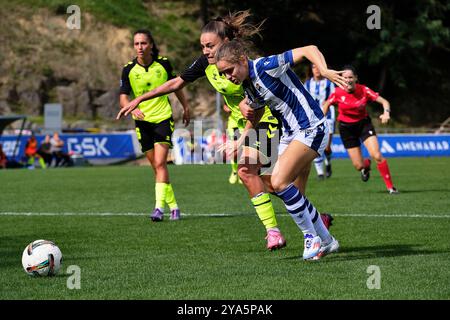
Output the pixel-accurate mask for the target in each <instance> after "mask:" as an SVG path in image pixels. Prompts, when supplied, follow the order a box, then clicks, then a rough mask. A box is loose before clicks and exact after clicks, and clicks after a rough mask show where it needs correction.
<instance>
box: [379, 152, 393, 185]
mask: <svg viewBox="0 0 450 320" xmlns="http://www.w3.org/2000/svg"><path fill="white" fill-rule="evenodd" d="M377 168H378V171H380V175H381V177H382V178H383V180H384V184H385V185H386V188H388V189H392V187H393V186H394V185H393V183H392V178H391V173H390V171H389V166H388V164H387V161H386V159H384V160H383V162H380V163H378V164H377Z"/></svg>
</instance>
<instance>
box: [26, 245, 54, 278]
mask: <svg viewBox="0 0 450 320" xmlns="http://www.w3.org/2000/svg"><path fill="white" fill-rule="evenodd" d="M61 263H62V253H61V250H59V248H58V247H57V246H56V245H55V244H54V243H53V242H51V241H47V240H36V241H33V242H32V243H30V244H29V245H28V246H27V247H26V248H25V250H23V254H22V266H23V269H24V270H25V272H26V273H27V274H29V275H30V276H44V277H45V276H49V277H50V276H54V275H57V274H58V271H59V269H60V268H61Z"/></svg>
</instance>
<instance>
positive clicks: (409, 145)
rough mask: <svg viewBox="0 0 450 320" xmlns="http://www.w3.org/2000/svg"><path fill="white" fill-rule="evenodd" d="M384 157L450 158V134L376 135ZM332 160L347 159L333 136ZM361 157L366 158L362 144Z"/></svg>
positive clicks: (337, 138)
mask: <svg viewBox="0 0 450 320" xmlns="http://www.w3.org/2000/svg"><path fill="white" fill-rule="evenodd" d="M377 137H378V143H379V145H380V150H381V153H382V154H383V156H384V157H443V156H450V134H380V135H377ZM331 149H332V150H333V157H334V158H347V157H348V155H347V151H346V150H345V148H344V145H343V144H342V140H341V138H340V137H339V136H338V135H337V136H333V144H332V145H331ZM361 149H362V151H363V156H364V157H368V156H369V153H368V152H367V150H366V148H365V147H364V144H361Z"/></svg>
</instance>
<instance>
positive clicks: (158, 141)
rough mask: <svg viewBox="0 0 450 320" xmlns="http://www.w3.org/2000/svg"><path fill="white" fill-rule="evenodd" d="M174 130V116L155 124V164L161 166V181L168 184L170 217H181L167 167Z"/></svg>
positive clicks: (167, 194) (167, 195)
mask: <svg viewBox="0 0 450 320" xmlns="http://www.w3.org/2000/svg"><path fill="white" fill-rule="evenodd" d="M173 130H174V121H173V119H172V118H169V119H167V120H164V121H162V122H161V123H159V124H158V125H156V126H155V130H154V135H155V162H156V163H155V164H157V165H158V166H159V167H160V171H161V180H160V181H161V182H164V183H165V184H166V197H165V201H166V203H167V205H168V206H169V209H170V219H171V220H178V219H180V217H181V216H180V209H179V208H178V204H177V201H176V199H175V193H174V191H173V187H172V184H171V183H170V181H169V170H168V168H167V156H168V154H169V149H170V148H172V134H173Z"/></svg>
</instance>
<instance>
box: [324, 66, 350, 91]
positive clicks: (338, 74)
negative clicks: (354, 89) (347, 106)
mask: <svg viewBox="0 0 450 320" xmlns="http://www.w3.org/2000/svg"><path fill="white" fill-rule="evenodd" d="M343 72H344V71H343V70H342V71H336V70H331V69H327V70H326V71H324V72H323V73H322V75H323V76H324V77H325V78H327V79H329V80H330V81H332V82H334V83H335V84H336V85H337V86H339V87H340V88H341V89H344V90H345V89H346V88H347V81H345V78H344V77H343V76H342V73H343Z"/></svg>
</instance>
